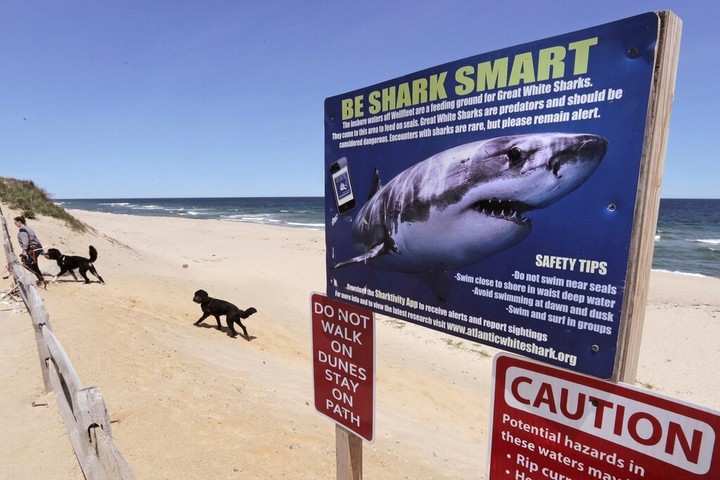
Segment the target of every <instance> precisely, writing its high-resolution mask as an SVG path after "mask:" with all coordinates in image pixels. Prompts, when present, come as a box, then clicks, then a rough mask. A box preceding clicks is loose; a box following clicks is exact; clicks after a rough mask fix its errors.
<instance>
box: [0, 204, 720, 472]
mask: <svg viewBox="0 0 720 480" xmlns="http://www.w3.org/2000/svg"><path fill="white" fill-rule="evenodd" d="M2 208H3V212H4V214H5V218H6V219H7V220H8V223H9V229H10V235H11V238H12V240H13V246H14V248H15V249H16V251H17V241H16V240H15V235H16V234H17V229H16V228H15V227H14V225H13V224H12V217H13V216H14V215H16V214H17V212H15V211H13V210H11V209H9V208H7V207H6V206H5V205H3V206H2ZM72 213H73V214H74V215H75V216H76V217H78V218H79V219H80V220H82V221H83V222H85V223H87V224H88V225H89V226H91V227H92V231H90V232H87V233H83V234H78V233H76V232H72V231H70V230H69V229H68V228H66V227H65V226H64V225H63V224H62V223H61V222H59V221H57V220H54V219H49V218H45V217H41V218H38V219H35V220H30V221H29V224H30V225H31V226H32V227H33V228H34V229H35V231H36V232H37V234H38V235H39V237H40V238H41V240H42V242H43V244H44V245H45V247H46V248H48V247H56V248H59V249H60V250H61V251H62V252H63V253H72V254H80V255H87V252H88V246H89V245H94V246H95V247H96V248H97V250H98V252H99V257H98V260H97V262H96V263H95V265H96V267H97V269H98V271H99V273H100V274H101V275H102V276H103V278H104V279H105V281H106V284H105V285H102V284H100V283H97V282H93V283H91V284H90V285H83V284H81V283H79V282H78V283H74V282H73V281H72V277H70V276H66V277H62V278H61V279H60V280H59V281H58V282H56V283H54V284H52V285H50V286H49V287H48V289H47V290H43V291H42V292H41V294H42V297H43V299H44V302H45V305H46V308H47V310H48V312H49V313H50V319H51V322H52V328H53V331H54V333H55V334H56V335H57V337H58V338H59V339H60V340H61V341H62V343H63V345H64V346H65V349H66V350H67V352H68V354H69V356H70V358H71V359H72V361H73V364H74V366H75V369H76V370H77V372H78V374H79V376H80V378H81V379H82V381H83V383H84V384H85V385H86V386H97V387H99V388H100V390H101V392H102V394H103V396H104V398H105V402H106V404H107V408H108V412H109V415H110V417H111V419H112V421H113V424H112V428H113V435H114V438H115V443H116V445H117V446H118V447H119V449H120V451H121V452H122V454H123V456H124V457H125V459H126V460H127V461H128V463H129V465H130V466H131V468H132V469H133V471H134V473H135V475H136V477H137V478H138V479H152V480H159V479H168V480H169V479H173V480H175V479H240V478H244V479H246V478H253V479H280V478H287V479H317V478H334V476H335V426H334V424H333V423H332V422H331V421H330V420H328V419H326V418H324V417H322V416H320V415H319V414H318V413H317V412H316V411H315V408H314V406H313V385H312V358H311V356H312V355H311V337H310V295H311V293H312V292H314V291H317V292H323V291H324V290H325V271H324V254H325V244H324V233H323V232H322V231H319V230H305V229H295V228H283V227H272V226H263V225H254V224H247V223H237V222H224V221H211V220H192V219H175V218H160V217H154V218H153V217H135V216H120V215H112V214H103V213H90V212H79V211H75V212H72ZM40 266H41V268H42V269H43V271H44V272H46V273H48V274H53V273H55V272H57V266H56V265H54V263H52V262H51V261H49V260H46V259H41V260H40ZM91 279H92V280H95V279H94V278H93V277H92V276H91ZM10 282H11V281H10V280H9V279H7V280H3V284H2V290H3V291H6V290H8V289H9V288H10V285H11V283H10ZM199 288H202V289H205V290H207V291H208V292H209V293H210V295H212V296H214V297H219V298H223V299H227V300H230V301H232V302H233V303H236V304H237V305H238V306H239V307H241V308H246V307H250V306H254V307H255V308H257V310H258V313H257V314H255V315H254V316H252V317H250V318H249V319H248V320H247V321H245V322H244V323H245V325H246V326H247V328H248V330H249V333H250V335H251V336H252V337H254V338H253V339H252V340H251V341H247V340H245V339H243V338H240V337H238V338H234V339H233V338H230V337H228V336H227V335H226V334H225V333H223V332H219V331H218V330H216V329H215V328H210V327H212V326H213V323H214V322H208V323H206V324H205V325H204V328H203V327H195V326H193V322H194V321H195V320H197V319H198V318H199V317H200V308H199V306H198V305H197V304H194V303H193V302H192V295H193V292H194V291H195V290H197V289H199ZM718 291H720V279H714V278H708V277H699V276H689V275H678V274H670V273H662V272H653V273H652V275H651V285H650V295H649V299H648V305H647V314H646V318H645V328H644V335H643V341H642V347H641V352H640V368H639V371H638V383H637V384H638V385H639V386H642V387H644V388H649V389H652V390H653V391H657V392H661V393H663V394H665V395H668V396H671V397H674V398H677V399H680V400H684V401H688V402H692V403H695V404H698V405H702V406H705V407H708V408H712V409H716V410H717V409H720V373H719V372H718V370H717V368H716V367H715V366H716V365H718V364H720V296H719V295H718V294H717V292H718ZM0 307H1V309H2V311H0V325H1V326H2V331H3V335H2V336H0V372H2V373H1V378H2V382H0V390H1V392H0V395H1V398H2V399H3V400H2V407H1V408H0V424H2V426H3V432H4V433H3V435H2V439H0V462H1V464H0V477H2V478H12V479H16V480H23V479H27V480H31V479H32V480H35V479H38V478H43V479H48V480H53V479H57V480H68V479H81V478H83V477H82V473H81V471H80V468H79V466H78V464H77V460H76V459H75V457H74V454H73V452H72V449H71V445H70V441H69V439H68V437H67V434H66V433H65V430H64V427H63V425H62V423H61V418H60V414H59V412H58V409H57V407H56V405H55V399H54V397H53V395H52V394H45V393H44V392H43V383H42V377H41V372H40V366H39V360H38V356H37V351H36V347H35V340H34V336H33V332H32V326H31V323H30V318H29V315H28V314H27V313H26V312H25V311H23V310H22V309H20V308H19V306H18V305H17V304H8V303H3V304H1V305H0ZM376 341H377V383H376V393H377V401H376V428H375V431H376V441H375V442H374V443H372V444H368V443H365V444H364V447H363V456H364V457H363V471H364V476H365V477H366V478H376V479H413V480H414V479H457V478H479V479H483V478H485V469H486V464H487V449H488V445H487V431H488V427H489V420H488V418H489V414H490V412H489V408H490V390H491V384H492V378H491V371H492V356H493V355H494V354H495V353H496V352H497V351H496V350H494V349H491V348H488V347H485V346H481V345H479V344H473V343H470V342H467V341H461V340H459V339H457V338H454V337H450V336H446V335H442V334H439V333H437V332H434V331H431V330H429V329H426V328H422V327H418V326H415V325H412V324H409V323H405V322H401V321H396V320H393V319H389V318H387V317H378V321H377V326H376Z"/></svg>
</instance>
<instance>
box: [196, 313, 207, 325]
mask: <svg viewBox="0 0 720 480" xmlns="http://www.w3.org/2000/svg"><path fill="white" fill-rule="evenodd" d="M209 316H210V314H209V313H203V316H202V317H200V318H199V319H198V321H197V322H195V323H193V325H200V323H202V321H203V320H205V319H206V318H207V317H209Z"/></svg>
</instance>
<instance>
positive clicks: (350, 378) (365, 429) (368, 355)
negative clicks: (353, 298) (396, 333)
mask: <svg viewBox="0 0 720 480" xmlns="http://www.w3.org/2000/svg"><path fill="white" fill-rule="evenodd" d="M311 308H312V343H313V375H314V379H315V381H314V387H315V408H316V409H317V411H318V412H320V413H321V414H323V415H325V416H326V417H329V418H330V419H331V420H334V421H335V422H337V423H338V424H340V425H342V426H343V427H345V428H346V429H348V430H350V431H351V432H354V433H355V434H356V435H358V436H359V437H362V438H364V439H365V440H368V441H373V440H374V433H375V414H374V411H375V329H374V318H373V313H372V312H371V311H370V310H367V309H364V308H361V307H356V306H353V305H348V304H345V303H343V302H338V301H336V300H331V299H329V298H327V297H326V296H324V295H321V294H313V295H312V300H311Z"/></svg>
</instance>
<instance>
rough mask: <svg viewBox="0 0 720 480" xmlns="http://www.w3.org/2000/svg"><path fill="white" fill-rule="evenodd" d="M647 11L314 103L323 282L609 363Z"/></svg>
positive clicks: (438, 321)
mask: <svg viewBox="0 0 720 480" xmlns="http://www.w3.org/2000/svg"><path fill="white" fill-rule="evenodd" d="M657 38H658V16H657V14H655V13H650V14H644V15H640V16H636V17H632V18H628V19H625V20H622V21H619V22H614V23H610V24H606V25H602V26H598V27H594V28H591V29H587V30H582V31H578V32H574V33H569V34H565V35H561V36H558V37H552V38H548V39H544V40H541V41H538V42H534V43H529V44H524V45H519V46H515V47H511V48H506V49H503V50H498V51H494V52H490V53H484V54H479V55H476V56H473V57H469V58H464V59H461V60H457V61H454V62H450V63H447V64H443V65H439V66H435V67H432V68H428V69H426V70H422V71H419V72H416V73H413V74H409V75H406V76H403V77H400V78H396V79H392V80H388V81H384V82H381V83H378V84H376V85H372V86H369V87H366V88H361V89H358V90H356V91H352V92H348V93H344V94H340V95H337V96H334V97H330V98H327V99H326V101H325V172H326V175H325V177H326V182H325V209H326V225H325V229H326V230H325V231H326V243H327V257H326V270H327V292H328V296H329V297H330V298H334V299H337V300H342V301H345V302H349V303H352V304H354V305H357V306H361V307H366V308H369V309H371V310H373V311H375V312H377V313H382V314H386V315H389V316H393V317H396V318H399V319H403V320H407V321H410V322H413V323H416V324H419V325H424V326H428V327H430V328H433V329H436V330H439V331H442V332H445V333H449V334H452V335H456V336H458V337H462V338H465V339H467V340H471V341H475V342H480V343H484V344H488V345H491V346H495V347H498V348H502V349H505V350H508V351H511V352H515V353H520V354H523V355H528V356H531V357H534V358H536V359H540V360H543V361H546V362H549V363H552V364H555V365H557V366H562V367H566V368H570V369H573V370H576V371H579V372H582V373H588V374H591V375H595V376H599V377H602V378H609V377H610V376H611V375H612V373H613V368H614V360H615V353H616V350H617V342H618V332H619V330H620V317H621V313H622V305H623V299H624V288H625V284H626V270H627V266H628V258H629V251H630V239H631V234H632V228H633V215H634V209H635V202H636V199H637V187H638V178H639V171H640V161H641V157H642V151H643V138H644V132H645V125H646V116H647V111H648V99H649V94H650V89H651V81H652V78H653V68H654V64H655V51H656V46H657Z"/></svg>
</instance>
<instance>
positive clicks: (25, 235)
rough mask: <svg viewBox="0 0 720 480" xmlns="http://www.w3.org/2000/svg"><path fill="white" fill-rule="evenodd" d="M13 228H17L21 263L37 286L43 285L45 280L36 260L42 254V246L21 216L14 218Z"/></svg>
mask: <svg viewBox="0 0 720 480" xmlns="http://www.w3.org/2000/svg"><path fill="white" fill-rule="evenodd" d="M13 220H15V226H16V227H18V229H19V230H18V242H19V243H20V248H21V249H22V255H21V258H22V262H23V265H25V266H26V267H27V268H28V269H30V271H31V272H33V273H34V274H35V276H36V277H37V279H38V285H39V286H43V285H45V279H44V278H43V274H42V272H41V271H40V267H39V266H38V262H37V259H38V257H39V256H40V255H42V254H43V246H42V244H41V243H40V240H39V239H38V237H37V235H35V231H33V229H32V228H30V227H28V226H27V221H26V220H25V217H23V216H22V215H21V216H19V217H15V218H14V219H13Z"/></svg>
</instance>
